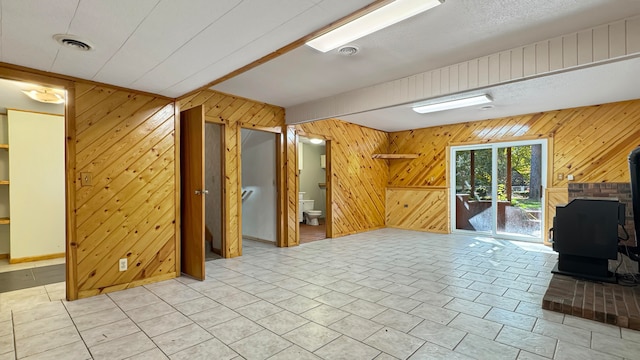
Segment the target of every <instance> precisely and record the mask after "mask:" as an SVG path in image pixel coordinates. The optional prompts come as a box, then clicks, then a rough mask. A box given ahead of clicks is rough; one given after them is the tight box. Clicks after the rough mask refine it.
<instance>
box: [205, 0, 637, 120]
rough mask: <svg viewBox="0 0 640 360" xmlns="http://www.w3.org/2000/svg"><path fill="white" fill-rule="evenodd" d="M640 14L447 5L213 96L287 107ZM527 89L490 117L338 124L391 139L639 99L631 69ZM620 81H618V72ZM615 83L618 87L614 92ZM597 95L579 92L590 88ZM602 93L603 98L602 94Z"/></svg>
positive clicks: (606, 0)
mask: <svg viewBox="0 0 640 360" xmlns="http://www.w3.org/2000/svg"><path fill="white" fill-rule="evenodd" d="M635 14H640V1H626V0H492V1H478V0H447V1H446V2H445V3H444V4H443V5H441V6H438V7H436V8H434V9H432V10H430V11H428V12H426V13H424V14H421V15H418V16H416V17H414V18H412V19H409V20H407V21H405V22H402V23H400V24H397V25H394V26H392V27H389V28H387V29H385V30H382V31H379V32H377V33H375V34H372V35H370V36H367V37H364V38H362V39H359V40H357V41H355V42H354V44H355V45H357V46H359V47H360V49H361V51H360V53H359V54H357V55H355V56H352V57H344V56H341V55H339V54H338V53H337V50H334V51H332V52H329V53H324V54H323V53H320V52H318V51H315V50H313V49H312V48H310V47H307V46H303V47H300V48H297V49H296V50H294V51H292V52H290V53H287V54H285V55H283V56H281V57H279V58H277V59H275V60H272V61H270V62H268V63H266V64H264V65H261V66H259V67H257V68H255V69H252V70H250V71H248V72H246V73H244V74H241V75H239V76H237V77H235V78H233V79H230V80H228V81H226V82H224V83H222V84H219V85H217V86H214V87H213V88H214V89H217V90H220V91H223V92H227V93H231V94H237V95H241V96H244V97H248V98H252V99H257V100H260V101H264V102H267V103H272V104H276V105H280V106H284V107H290V106H293V105H298V104H301V103H305V102H308V101H313V100H317V99H320V98H324V97H328V96H332V95H336V94H340V93H343V92H346V91H350V90H354V89H359V88H363V87H366V86H371V85H374V84H379V83H383V82H386V81H390V80H394V79H399V78H402V77H405V76H409V75H413V74H417V73H420V72H423V71H427V70H432V69H436V68H440V67H443V66H447V65H452V64H456V63H459V62H462V61H465V60H470V59H473V58H477V57H481V56H485V55H488V54H492V53H496V52H499V51H502V50H507V49H511V48H514V47H517V46H522V45H526V44H531V43H534V42H536V41H540V40H545V39H549V38H552V37H555V36H559V35H562V34H568V33H571V32H575V31H579V30H582V29H586V28H590V27H593V26H597V25H600V24H605V23H608V22H611V21H615V20H618V19H622V18H625V17H629V16H632V15H635ZM609 68H610V67H606V68H605V67H598V68H596V69H589V70H588V71H586V72H584V74H587V73H588V74H589V76H590V78H588V79H583V78H582V77H581V76H582V75H581V74H583V72H578V73H576V74H573V75H569V74H560V75H557V78H556V75H554V76H552V77H546V78H544V79H536V80H531V81H523V82H521V83H518V84H511V85H508V86H501V87H496V88H493V89H489V92H490V93H492V94H494V99H495V108H494V109H493V110H489V111H484V112H479V111H477V109H475V108H474V109H460V110H452V111H447V112H441V113H438V114H429V115H417V114H415V113H413V112H412V111H410V110H407V109H409V107H408V106H405V107H396V108H391V109H383V110H376V111H371V112H366V113H362V114H357V115H349V116H342V117H341V119H343V120H346V121H350V122H353V123H357V124H361V125H364V126H368V127H372V128H376V129H380V130H385V131H397V130H406V129H415V128H419V127H427V126H434V125H439V124H445V123H454V122H465V121H473V120H482V119H486V118H494V117H499V116H509V115H517V114H526V113H530V112H537V111H544V110H553V109H559V108H567V107H572V106H584V105H591V104H600V103H605V102H612V101H619V100H627V99H635V98H640V87H638V86H633V84H630V82H629V74H630V73H633V72H635V73H639V72H640V67H638V64H637V62H632V63H629V64H626V65H624V66H620V67H619V68H620V69H622V70H623V71H629V72H627V73H624V72H623V73H621V74H620V76H617V77H616V76H612V74H610V73H609ZM616 74H617V73H616ZM617 82H621V83H620V84H618V83H617ZM587 83H588V84H595V85H596V86H595V87H585V86H586V84H587ZM603 84H605V86H604V87H605V88H606V89H604V88H603V87H602V86H601V85H603Z"/></svg>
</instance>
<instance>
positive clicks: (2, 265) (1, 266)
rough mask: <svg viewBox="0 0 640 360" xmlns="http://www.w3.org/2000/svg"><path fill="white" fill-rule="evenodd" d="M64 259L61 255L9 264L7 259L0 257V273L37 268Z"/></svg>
mask: <svg viewBox="0 0 640 360" xmlns="http://www.w3.org/2000/svg"><path fill="white" fill-rule="evenodd" d="M64 261H65V258H63V257H62V258H57V259H49V260H40V261H30V262H24V263H17V264H9V259H0V273H3V272H7V271H16V270H24V269H31V268H37V267H43V266H49V265H58V264H64Z"/></svg>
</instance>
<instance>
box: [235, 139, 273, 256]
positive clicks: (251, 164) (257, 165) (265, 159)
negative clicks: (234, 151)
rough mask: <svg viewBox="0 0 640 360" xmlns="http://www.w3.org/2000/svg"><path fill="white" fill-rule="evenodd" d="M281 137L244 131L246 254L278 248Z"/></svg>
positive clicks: (244, 231) (242, 150)
mask: <svg viewBox="0 0 640 360" xmlns="http://www.w3.org/2000/svg"><path fill="white" fill-rule="evenodd" d="M280 136H281V135H280V134H278V133H273V132H269V131H261V130H254V129H244V128H243V129H241V130H240V140H241V184H242V187H241V197H242V248H243V251H242V253H243V254H246V253H247V251H249V252H250V251H251V250H250V249H251V248H252V247H254V248H255V247H264V246H276V243H277V239H278V181H277V180H278V179H277V177H278V174H277V169H278V168H277V166H276V165H277V142H278V139H279V137H280Z"/></svg>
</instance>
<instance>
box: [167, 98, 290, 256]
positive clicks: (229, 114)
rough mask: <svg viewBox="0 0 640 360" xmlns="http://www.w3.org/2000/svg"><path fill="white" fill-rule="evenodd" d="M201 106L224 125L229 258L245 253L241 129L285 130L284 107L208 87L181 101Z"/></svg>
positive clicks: (207, 116)
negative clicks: (243, 248)
mask: <svg viewBox="0 0 640 360" xmlns="http://www.w3.org/2000/svg"><path fill="white" fill-rule="evenodd" d="M198 105H203V106H204V111H205V119H206V121H209V122H214V123H219V124H222V125H223V133H224V154H223V156H222V159H223V161H224V180H223V187H224V189H225V191H224V193H223V202H224V205H223V206H224V208H223V214H224V215H223V216H224V219H225V221H226V227H225V234H223V236H224V238H225V243H226V244H225V248H224V249H223V254H224V256H225V257H235V256H239V255H242V223H241V221H242V218H241V211H242V209H241V206H242V200H241V193H242V191H241V180H242V176H241V171H240V169H241V166H240V157H241V154H240V150H241V146H240V144H241V143H240V129H241V128H242V127H246V128H254V129H256V130H260V129H261V128H269V129H273V128H279V129H281V128H282V127H283V126H284V109H283V108H281V107H277V106H273V105H268V104H264V103H260V102H256V101H252V100H248V99H245V98H241V97H236V96H232V95H227V94H223V93H220V92H216V91H213V90H204V91H201V92H198V93H195V94H192V95H190V96H188V97H186V98H183V99H180V100H179V101H178V107H179V109H180V110H181V111H182V110H187V109H190V108H192V107H195V106H198Z"/></svg>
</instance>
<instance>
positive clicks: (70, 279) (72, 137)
mask: <svg viewBox="0 0 640 360" xmlns="http://www.w3.org/2000/svg"><path fill="white" fill-rule="evenodd" d="M66 90H67V102H66V105H65V106H66V107H65V117H64V119H65V136H66V138H67V141H66V144H65V145H66V146H65V151H66V154H65V160H66V164H65V184H66V189H65V191H66V200H67V201H66V204H65V211H66V217H65V218H66V232H67V241H66V244H65V245H66V253H67V254H66V258H65V280H66V296H67V300H69V301H71V300H76V299H78V264H77V261H78V253H77V251H78V244H77V232H76V231H77V229H76V209H75V207H76V184H75V183H76V178H75V172H76V168H75V164H76V87H75V84H73V83H71V86H69V87H67V88H66Z"/></svg>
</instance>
